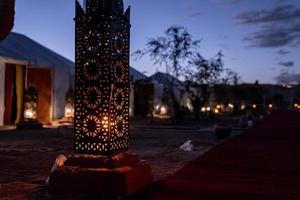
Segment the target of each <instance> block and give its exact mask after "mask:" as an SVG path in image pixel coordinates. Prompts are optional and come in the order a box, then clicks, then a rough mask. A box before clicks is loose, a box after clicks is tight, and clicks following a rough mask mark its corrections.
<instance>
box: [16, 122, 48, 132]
mask: <svg viewBox="0 0 300 200" xmlns="http://www.w3.org/2000/svg"><path fill="white" fill-rule="evenodd" d="M42 128H43V124H41V123H40V122H39V121H38V120H29V121H22V122H20V123H18V124H17V129H20V130H28V129H42Z"/></svg>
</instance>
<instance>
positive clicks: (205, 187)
mask: <svg viewBox="0 0 300 200" xmlns="http://www.w3.org/2000/svg"><path fill="white" fill-rule="evenodd" d="M138 196H139V197H137V199H151V200H152V199H155V200H156V199H162V200H177V199H183V200H189V199H197V200H227V199H228V200H250V199H251V200H292V199H300V114H299V113H294V112H288V111H277V112H274V113H272V115H271V116H268V117H267V118H266V119H264V120H262V121H260V122H259V123H257V124H256V125H255V127H253V128H251V129H249V130H248V131H247V132H246V133H245V134H243V135H241V136H239V137H236V138H234V139H232V140H229V141H227V142H225V143H223V144H222V145H219V146H217V147H215V148H214V149H212V150H211V151H209V152H207V153H206V154H205V155H204V156H201V157H200V158H198V159H196V160H194V161H192V162H190V163H188V164H187V165H186V166H185V167H183V168H182V169H181V170H179V171H178V172H177V173H175V174H174V175H173V176H172V177H170V178H169V179H167V180H164V181H161V182H158V183H154V184H153V185H151V186H150V187H148V188H146V189H145V191H143V192H142V193H141V194H139V195H138Z"/></svg>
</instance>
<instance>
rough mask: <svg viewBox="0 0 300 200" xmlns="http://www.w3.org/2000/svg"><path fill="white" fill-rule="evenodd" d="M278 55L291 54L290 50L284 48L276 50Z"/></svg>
mask: <svg viewBox="0 0 300 200" xmlns="http://www.w3.org/2000/svg"><path fill="white" fill-rule="evenodd" d="M275 53H276V54H277V55H280V56H286V55H288V54H290V51H288V50H284V49H279V50H278V51H276V52H275Z"/></svg>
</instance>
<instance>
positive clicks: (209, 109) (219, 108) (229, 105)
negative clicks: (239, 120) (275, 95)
mask: <svg viewBox="0 0 300 200" xmlns="http://www.w3.org/2000/svg"><path fill="white" fill-rule="evenodd" d="M228 108H229V109H233V108H234V105H233V104H228ZM252 108H253V109H256V108H257V105H256V104H252ZM268 108H269V109H272V108H273V104H268ZM221 109H223V106H222V105H217V106H216V107H215V108H211V107H202V108H201V112H210V111H213V112H214V113H216V114H218V113H220V110H221ZM240 109H241V110H245V109H246V105H241V107H240ZM299 109H300V105H299Z"/></svg>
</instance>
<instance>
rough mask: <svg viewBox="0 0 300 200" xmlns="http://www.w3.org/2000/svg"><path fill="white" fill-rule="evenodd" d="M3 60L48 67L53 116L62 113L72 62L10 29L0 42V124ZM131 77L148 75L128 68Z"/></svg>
mask: <svg viewBox="0 0 300 200" xmlns="http://www.w3.org/2000/svg"><path fill="white" fill-rule="evenodd" d="M6 63H10V64H15V65H24V66H34V67H39V68H51V69H52V71H53V77H52V80H53V86H52V90H53V91H52V119H58V118H61V117H63V115H64V107H65V94H66V92H67V90H68V89H69V87H70V84H73V78H74V62H72V61H70V60H68V59H67V58H64V57H62V56H61V55H59V54H57V53H55V52H54V51H52V50H50V49H48V48H47V47H45V46H43V45H41V44H39V43H37V42H35V41H33V40H32V39H30V38H28V37H26V36H25V35H22V34H19V33H11V34H10V35H9V36H8V37H7V38H6V39H5V40H4V41H2V42H0V126H1V125H3V117H4V116H3V115H4V111H5V106H4V105H5V103H4V96H5V65H6ZM130 77H131V80H133V81H136V80H141V79H145V78H147V77H146V76H145V75H143V74H142V73H140V72H139V71H137V70H135V69H134V68H132V67H131V68H130ZM133 95H134V92H133V88H132V90H131V94H130V99H131V103H130V107H131V110H133V99H134V96H133Z"/></svg>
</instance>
